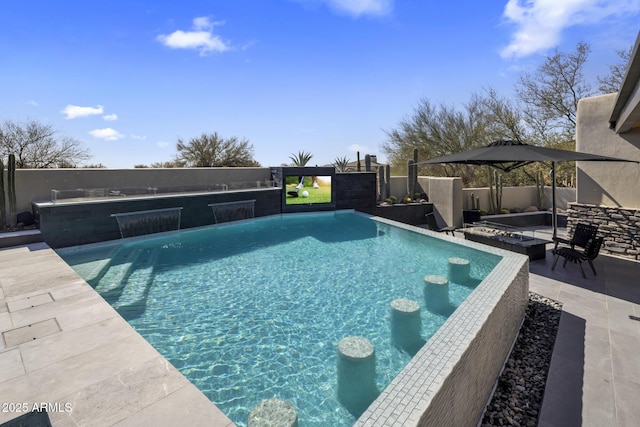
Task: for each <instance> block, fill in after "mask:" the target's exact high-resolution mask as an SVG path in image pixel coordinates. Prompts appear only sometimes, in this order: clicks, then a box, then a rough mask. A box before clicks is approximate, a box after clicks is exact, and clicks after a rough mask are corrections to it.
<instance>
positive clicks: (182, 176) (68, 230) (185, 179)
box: [16, 168, 376, 248]
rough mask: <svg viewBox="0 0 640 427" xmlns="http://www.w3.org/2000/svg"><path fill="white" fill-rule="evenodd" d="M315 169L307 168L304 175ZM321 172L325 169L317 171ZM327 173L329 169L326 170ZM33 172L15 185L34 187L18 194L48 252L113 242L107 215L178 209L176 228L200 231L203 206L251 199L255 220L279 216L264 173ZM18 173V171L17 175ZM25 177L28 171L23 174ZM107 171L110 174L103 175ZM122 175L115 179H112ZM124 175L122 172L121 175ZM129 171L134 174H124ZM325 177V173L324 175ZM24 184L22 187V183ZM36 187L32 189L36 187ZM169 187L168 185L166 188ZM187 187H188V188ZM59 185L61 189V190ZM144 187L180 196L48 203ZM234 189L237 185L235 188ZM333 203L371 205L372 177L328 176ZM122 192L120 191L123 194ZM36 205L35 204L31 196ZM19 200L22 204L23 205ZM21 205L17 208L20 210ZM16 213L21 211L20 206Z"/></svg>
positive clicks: (277, 192) (112, 221)
mask: <svg viewBox="0 0 640 427" xmlns="http://www.w3.org/2000/svg"><path fill="white" fill-rule="evenodd" d="M314 169H315V168H307V170H308V171H309V175H311V174H312V171H313V170H314ZM320 169H321V170H325V169H327V168H320ZM331 169H333V168H331ZM140 171H142V172H138V170H126V171H114V170H108V169H107V170H102V169H96V170H91V169H86V170H82V172H80V171H76V170H47V171H45V172H44V173H41V172H40V171H37V170H28V171H22V172H25V173H23V174H21V175H20V176H17V177H16V181H17V182H19V181H20V180H22V181H25V182H33V183H34V185H35V187H34V188H31V189H29V190H27V189H24V188H22V187H21V189H23V190H24V192H23V193H19V194H21V197H23V198H24V197H25V194H32V197H34V199H32V200H35V201H34V202H32V203H31V206H30V210H31V211H32V212H33V214H34V218H35V219H36V223H37V225H38V228H39V229H40V233H41V237H42V240H44V241H45V242H46V243H47V244H48V245H49V246H51V247H52V248H61V247H66V246H75V245H83V244H88V243H96V242H103V241H107V240H114V239H119V238H120V237H121V236H120V229H119V227H118V222H117V220H116V218H114V217H112V215H113V214H118V213H123V212H138V211H147V210H156V209H170V208H182V211H181V225H180V228H181V229H186V228H193V227H202V226H206V225H211V224H213V223H214V222H215V220H214V216H213V213H212V210H211V207H209V204H215V203H227V202H234V201H244V200H255V208H254V213H255V216H256V217H260V216H268V215H276V214H280V213H282V212H283V205H284V198H283V197H284V196H283V189H282V187H266V186H264V185H261V186H260V188H257V186H256V185H255V184H256V183H257V182H269V180H270V178H271V177H272V175H271V170H270V169H269V168H191V169H160V170H148V169H141V170H140ZM17 172H19V171H17ZM26 172H32V174H31V173H26ZM106 172H110V173H106ZM120 172H122V175H123V176H122V177H121V179H118V178H117V176H118V175H119V173H120ZM125 172H126V173H125ZM128 172H135V173H131V174H130V173H128ZM325 172H326V171H325ZM234 182H237V183H254V188H239V189H236V190H228V191H219V190H218V191H200V192H187V190H188V189H189V188H203V187H205V186H207V185H208V186H209V187H212V188H213V187H216V186H217V185H219V184H223V183H228V184H231V183H234ZM22 184H23V185H24V182H22ZM36 184H37V185H36ZM170 184H172V185H170ZM189 185H190V186H189ZM61 186H62V187H61ZM147 186H153V187H158V188H159V189H161V188H162V189H163V190H164V191H167V190H166V189H175V188H180V189H184V190H183V191H185V192H181V193H173V194H171V193H169V194H163V193H158V194H157V195H155V196H152V195H149V194H144V195H139V196H137V195H133V196H130V195H127V196H126V197H124V196H114V197H102V198H99V199H93V200H92V199H91V198H83V199H79V200H74V201H63V200H60V201H57V202H55V203H54V202H52V201H51V199H50V195H51V189H52V188H56V187H57V189H61V190H70V189H73V188H77V187H83V188H85V189H86V188H103V189H104V188H107V189H109V188H111V189H122V190H125V189H127V188H129V189H140V188H146V187H147ZM238 186H239V185H238ZM333 187H334V189H335V204H334V205H333V206H332V207H331V209H365V208H367V207H371V206H375V204H376V175H375V173H372V172H368V173H366V172H363V173H345V174H336V175H335V176H334V183H333ZM123 192H124V191H123ZM38 195H39V196H40V197H41V198H43V199H41V201H38V198H36V197H37V196H38ZM23 201H24V200H23ZM20 206H21V205H20ZM21 209H22V206H21ZM296 209H297V211H300V212H308V211H313V210H321V209H315V208H314V207H313V206H308V205H300V206H299V207H297V208H296V207H292V206H289V211H290V212H291V211H296Z"/></svg>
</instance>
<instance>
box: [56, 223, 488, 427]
mask: <svg viewBox="0 0 640 427" xmlns="http://www.w3.org/2000/svg"><path fill="white" fill-rule="evenodd" d="M59 253H60V255H61V256H62V257H63V259H65V261H66V262H67V263H69V264H70V265H71V266H72V267H73V268H74V269H75V270H76V271H77V272H78V273H79V274H80V275H81V276H82V277H83V278H85V280H87V281H88V282H89V283H90V284H91V285H92V286H93V287H94V288H95V289H96V290H97V291H98V292H100V294H101V295H102V296H103V297H104V298H105V299H106V300H107V301H108V302H109V303H111V304H112V305H113V306H114V307H115V308H116V309H117V310H118V311H119V312H120V313H121V314H122V315H123V317H125V318H126V319H127V320H128V321H129V323H130V324H131V325H132V326H133V327H134V328H135V329H136V330H137V331H138V332H139V333H140V334H141V335H142V336H144V337H145V339H146V340H147V341H149V342H150V343H151V344H152V345H153V346H154V347H155V348H156V349H158V351H159V352H160V353H162V355H163V356H164V357H166V358H167V359H168V360H169V361H170V362H171V363H172V364H173V365H174V366H175V367H176V368H177V369H178V370H180V372H182V373H183V374H184V375H185V376H186V377H187V378H188V379H189V380H190V381H191V382H192V383H193V384H195V385H196V386H197V387H198V388H199V389H200V390H202V392H203V393H204V394H205V395H206V396H207V397H208V398H209V399H211V401H212V402H214V403H215V404H216V405H217V406H218V407H219V408H220V409H221V410H222V411H223V412H224V413H225V414H227V416H229V418H231V419H232V420H233V421H234V422H235V423H236V424H238V425H240V426H243V425H246V423H247V419H248V416H249V412H250V411H251V409H252V408H253V407H255V406H256V405H257V404H258V403H259V402H260V401H262V400H265V399H271V398H279V399H283V400H286V401H289V402H290V403H292V404H293V406H294V407H295V408H296V410H297V412H298V418H299V425H300V427H309V426H314V427H315V426H327V425H331V426H349V425H352V424H353V423H354V421H355V419H356V416H355V415H357V414H355V415H354V414H352V413H350V412H349V411H348V410H347V409H345V408H344V407H343V406H342V405H341V404H340V402H339V401H338V399H337V397H336V386H337V380H336V364H337V344H338V342H339V341H340V340H341V339H342V338H344V337H347V336H352V335H360V336H364V337H366V338H368V339H369V340H370V341H371V342H372V343H373V345H374V346H375V356H376V374H377V377H376V383H377V387H378V390H379V391H382V390H383V389H384V387H386V386H387V385H388V384H389V383H390V382H391V380H392V379H393V378H394V377H395V376H396V375H397V374H398V373H399V372H400V370H401V369H402V368H403V367H404V366H405V365H406V363H407V362H408V361H409V360H410V358H411V355H410V354H408V353H406V352H404V351H401V350H399V349H398V348H396V347H394V346H393V345H392V343H391V340H390V338H391V337H390V324H389V323H390V303H391V301H393V300H394V299H397V298H409V299H412V300H415V301H417V302H419V303H420V305H421V307H422V310H421V316H422V337H423V338H424V339H425V340H428V339H429V337H430V336H431V335H433V334H434V333H435V331H436V330H437V329H438V328H439V327H440V325H442V324H443V323H444V321H445V320H446V319H445V317H443V316H441V315H434V314H431V313H429V312H428V311H427V310H426V309H425V308H424V306H425V304H424V303H425V300H424V293H423V283H424V282H423V277H424V276H425V275H427V274H437V275H443V276H447V274H448V273H447V270H448V261H447V260H448V258H449V257H452V256H455V257H462V258H466V259H469V260H470V261H471V276H472V277H473V278H474V281H475V283H478V282H479V281H480V280H481V279H482V278H484V277H485V276H486V275H487V274H488V273H489V272H490V271H491V270H492V269H493V267H495V265H496V264H497V263H498V262H499V260H500V257H498V256H496V255H492V254H487V253H484V252H481V251H477V250H474V249H471V248H467V247H462V246H459V245H456V244H453V243H450V242H447V241H442V240H440V239H435V238H432V237H429V236H425V235H422V234H419V233H414V232H411V231H408V230H405V229H401V228H397V227H393V226H391V225H388V224H385V223H381V222H378V221H375V220H374V219H372V218H369V217H367V216H363V215H359V214H354V213H342V212H338V213H321V214H295V215H289V216H275V217H267V218H261V219H256V220H253V221H248V222H244V221H243V222H241V223H237V224H223V225H219V226H213V227H210V228H203V229H195V230H188V231H182V232H178V233H169V234H163V235H158V236H155V237H147V238H136V239H128V240H123V241H118V242H117V243H108V244H102V245H97V246H96V245H92V246H88V247H85V248H72V249H68V250H60V251H59ZM472 290H473V286H470V284H469V283H466V284H457V283H452V284H451V285H450V292H451V294H450V299H451V301H452V303H453V304H454V306H457V305H459V304H460V303H461V302H462V301H463V300H464V299H465V298H466V297H467V295H469V293H470V292H471V291H472Z"/></svg>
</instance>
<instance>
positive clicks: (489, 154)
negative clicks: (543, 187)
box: [417, 140, 638, 237]
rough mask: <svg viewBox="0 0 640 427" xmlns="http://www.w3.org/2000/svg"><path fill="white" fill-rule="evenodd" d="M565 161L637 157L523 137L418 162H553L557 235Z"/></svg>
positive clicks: (513, 165)
mask: <svg viewBox="0 0 640 427" xmlns="http://www.w3.org/2000/svg"><path fill="white" fill-rule="evenodd" d="M562 161H600V162H634V163H638V162H636V161H635V160H627V159H619V158H616V157H607V156H601V155H598V154H589V153H580V152H578V151H568V150H556V149H554V148H546V147H538V146H535V145H529V144H525V143H523V142H520V141H512V140H500V141H494V142H492V143H491V144H489V145H487V146H486V147H482V148H476V149H474V150H470V151H465V152H463V153H455V154H450V155H448V156H443V157H436V158H435V159H430V160H426V161H424V162H418V163H417V164H419V165H420V164H438V163H459V164H467V165H489V166H492V167H494V168H498V169H501V170H503V171H505V172H510V171H512V170H514V169H517V168H520V167H522V166H525V165H528V164H530V163H533V162H551V176H552V177H553V178H552V180H551V204H552V209H551V211H552V218H553V220H552V221H553V237H556V235H557V232H558V221H557V217H556V180H555V172H556V162H562Z"/></svg>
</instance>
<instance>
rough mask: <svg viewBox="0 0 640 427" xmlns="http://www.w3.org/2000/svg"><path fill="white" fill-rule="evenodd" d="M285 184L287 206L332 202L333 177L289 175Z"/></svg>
mask: <svg viewBox="0 0 640 427" xmlns="http://www.w3.org/2000/svg"><path fill="white" fill-rule="evenodd" d="M284 182H285V186H286V198H285V204H287V205H310V204H313V205H317V204H330V203H331V202H332V200H331V176H329V175H326V176H315V175H314V176H303V175H287V176H285V179H284Z"/></svg>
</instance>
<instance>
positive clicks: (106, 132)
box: [89, 128, 124, 141]
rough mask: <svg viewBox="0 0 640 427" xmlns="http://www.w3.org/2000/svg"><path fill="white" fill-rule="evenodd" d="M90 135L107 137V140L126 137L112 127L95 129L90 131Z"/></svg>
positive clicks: (100, 137)
mask: <svg viewBox="0 0 640 427" xmlns="http://www.w3.org/2000/svg"><path fill="white" fill-rule="evenodd" d="M89 135H91V136H93V137H94V138H98V139H105V140H107V141H117V140H119V139H122V138H124V135H123V134H121V133H120V132H118V131H117V130H115V129H111V128H104V129H94V130H92V131H91V132H89Z"/></svg>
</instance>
